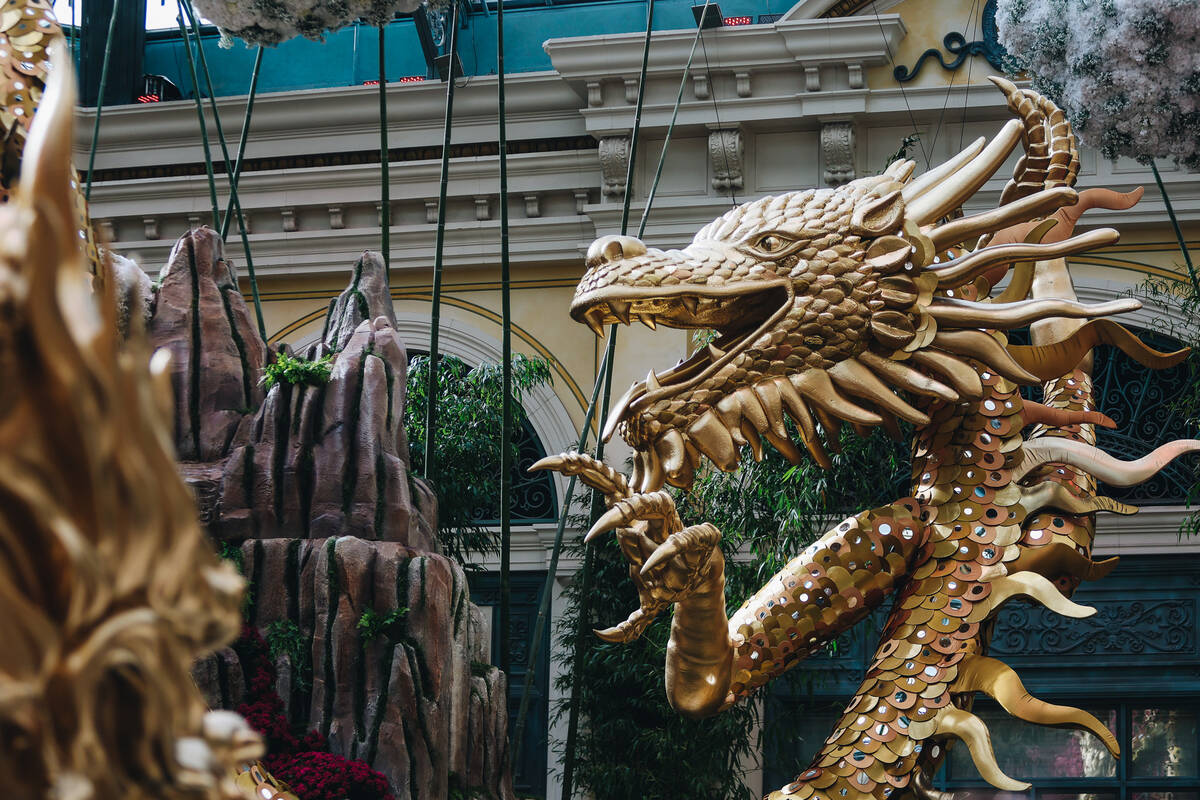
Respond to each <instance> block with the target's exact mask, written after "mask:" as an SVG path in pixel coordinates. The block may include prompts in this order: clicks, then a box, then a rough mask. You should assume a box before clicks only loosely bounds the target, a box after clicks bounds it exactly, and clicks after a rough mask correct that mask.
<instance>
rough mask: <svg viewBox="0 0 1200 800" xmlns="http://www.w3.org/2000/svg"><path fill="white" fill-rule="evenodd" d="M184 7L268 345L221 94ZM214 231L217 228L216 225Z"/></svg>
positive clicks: (184, 4) (186, 4)
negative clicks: (221, 110)
mask: <svg viewBox="0 0 1200 800" xmlns="http://www.w3.org/2000/svg"><path fill="white" fill-rule="evenodd" d="M180 7H181V8H183V10H184V12H185V13H187V16H188V20H189V21H190V22H191V25H192V32H193V33H194V34H195V36H196V52H197V54H198V55H199V56H200V69H201V71H202V72H203V73H204V85H205V87H206V88H207V89H208V102H209V105H210V106H211V107H212V113H213V124H215V125H216V127H217V140H218V141H219V142H220V143H221V157H222V158H224V159H225V177H226V178H227V179H228V180H229V202H230V204H232V206H233V210H234V211H235V212H236V213H237V219H238V232H239V233H240V234H241V238H242V250H243V251H244V252H245V254H246V274H247V276H248V278H249V280H250V295H251V297H252V298H253V300H254V315H255V317H256V321H257V323H258V334H259V336H261V337H262V340H263V342H264V343H266V341H267V326H266V324H265V323H264V322H263V313H262V298H261V297H260V296H259V294H258V277H257V276H256V275H255V274H254V258H253V257H252V256H251V255H250V238H249V237H248V236H247V235H246V217H245V215H243V214H242V203H241V201H240V200H238V193H237V182H236V181H235V180H234V177H233V163H232V162H231V161H230V160H229V148H228V146H226V144H225V129H224V127H222V125H221V112H220V110H219V108H218V107H217V94H216V92H215V91H213V82H212V73H210V72H209V71H208V59H207V58H206V57H205V55H204V42H203V40H202V39H201V38H200V18H199V17H198V16H197V15H196V12H195V11H194V10H193V9H192V3H191V0H182V1H181V2H180ZM213 227H214V228H215V227H217V223H216V222H215V221H214V223H213ZM221 231H222V233H221V240H222V241H224V240H225V234H224V225H221Z"/></svg>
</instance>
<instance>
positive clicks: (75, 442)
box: [0, 4, 262, 800]
mask: <svg viewBox="0 0 1200 800" xmlns="http://www.w3.org/2000/svg"><path fill="white" fill-rule="evenodd" d="M13 5H17V6H19V5H20V4H10V6H13ZM4 13H5V14H8V13H9V9H7V8H6V10H5V12H4ZM5 20H7V16H6V17H5ZM55 48H57V51H58V52H57V53H55V54H54V57H53V59H51V60H52V61H53V64H54V69H52V70H51V69H49V67H48V63H49V62H47V64H45V65H40V66H41V67H43V68H45V69H47V70H48V74H49V79H48V86H47V87H46V91H45V96H44V97H43V98H42V99H41V105H40V108H39V110H38V112H37V114H36V117H35V118H34V122H33V125H32V128H31V130H30V134H29V140H28V142H27V144H26V146H25V148H24V155H23V158H22V162H23V163H22V165H21V169H22V171H21V176H20V180H19V182H18V184H17V185H16V187H15V189H14V190H13V193H12V196H11V199H10V201H9V203H8V204H7V205H5V206H3V207H0V374H2V375H3V380H2V381H0V597H2V598H3V608H4V614H3V615H2V616H0V641H2V642H3V643H4V646H3V647H2V648H0V732H2V733H0V736H2V737H3V746H2V747H0V775H2V776H3V778H4V790H5V796H6V797H12V798H19V799H21V800H24V798H31V799H32V798H56V799H58V800H84V799H85V798H95V799H96V800H108V799H110V798H111V799H112V800H117V799H118V798H120V800H134V799H135V798H148V799H149V798H154V800H164V799H165V798H233V797H239V796H241V795H239V793H238V788H237V786H236V785H235V782H234V774H235V769H236V767H237V765H239V764H242V763H244V762H246V761H248V760H251V759H253V758H255V757H257V756H258V755H259V754H260V753H261V751H262V745H261V742H260V740H259V737H258V735H257V734H255V733H254V732H253V731H251V730H250V729H249V728H248V727H247V726H246V724H245V722H244V721H243V720H242V719H241V717H239V716H237V715H236V714H232V713H230V712H207V710H206V708H205V706H204V703H203V701H202V700H201V698H200V695H199V692H198V691H197V690H196V688H195V686H194V685H193V683H192V680H191V676H190V674H189V668H190V667H191V665H192V663H193V661H194V660H195V659H196V657H197V656H199V655H201V654H203V653H207V652H209V651H211V650H213V649H214V648H217V647H219V646H221V645H223V644H225V643H226V642H228V641H230V640H231V639H233V638H234V637H235V636H236V635H237V632H238V630H239V625H240V613H239V609H240V603H241V597H242V590H243V582H242V579H241V578H240V577H239V576H238V575H237V574H236V572H234V570H233V569H232V568H230V567H228V566H227V565H223V564H222V563H221V562H220V561H219V559H218V558H217V557H216V554H215V553H214V552H213V550H212V548H211V546H210V545H209V543H208V542H207V541H206V540H205V538H204V536H203V534H202V533H201V531H200V528H199V526H198V523H197V521H196V511H195V506H194V504H193V501H192V497H191V495H190V493H189V491H188V489H187V487H186V486H185V485H184V484H183V482H182V480H180V478H179V477H178V475H177V473H176V469H175V462H174V458H173V454H172V446H171V434H170V430H169V426H170V425H171V412H170V399H169V397H170V384H169V381H168V377H167V372H166V360H167V359H166V354H165V353H163V352H159V353H156V354H155V355H154V356H153V358H152V357H151V355H150V353H149V350H148V348H147V346H146V344H145V339H144V336H142V335H141V332H140V330H134V331H132V332H131V336H130V338H129V341H128V342H126V343H125V344H122V343H121V342H120V340H119V336H118V333H117V327H116V319H115V317H116V310H115V309H116V304H115V301H114V298H113V296H112V292H113V283H114V281H113V280H112V273H111V268H109V267H108V266H107V265H102V266H101V268H100V271H99V273H98V274H97V275H96V277H95V281H96V287H95V289H96V291H93V287H92V286H90V285H89V284H90V283H91V281H92V276H91V275H90V274H89V270H88V267H87V260H86V255H85V252H84V249H83V241H84V240H83V239H82V238H81V237H80V236H79V235H78V234H77V228H76V216H75V215H76V212H77V208H78V207H77V205H76V198H77V192H76V187H75V185H74V183H73V174H74V173H73V170H72V168H71V129H72V125H71V120H72V113H73V106H74V101H75V93H74V88H73V87H74V75H73V74H72V72H71V69H70V59H69V58H68V57H67V55H66V50H65V47H64V46H63V45H62V44H61V43H58V44H55V45H51V51H52V52H53V51H54V50H55Z"/></svg>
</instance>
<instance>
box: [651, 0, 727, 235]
mask: <svg viewBox="0 0 1200 800" xmlns="http://www.w3.org/2000/svg"><path fill="white" fill-rule="evenodd" d="M709 4H710V3H709V2H707V0H706V2H705V3H704V10H703V11H701V12H700V19H704V18H705V17H704V15H705V14H707V13H708V6H709ZM703 34H704V26H703V25H697V26H696V38H695V39H692V49H691V51H690V52H689V53H688V60H687V64H686V65H684V67H683V76H682V77H680V79H679V92H678V93H677V94H676V95H675V108H674V109H673V110H672V111H671V121H670V123H668V124H667V135H666V137H665V138H664V139H663V146H662V151H661V152H659V154H658V167H657V168H655V170H654V180H653V182H651V184H650V194H649V195H647V196H646V205H645V207H644V208H643V209H642V219H641V221H640V222H638V232H637V238H639V239H640V238H642V236H643V235H644V234H645V233H646V222H647V221H648V220H649V219H650V208H651V207H652V206H653V205H654V195H655V194H656V193H657V192H658V181H659V179H660V178H662V171H663V165H664V164H665V163H667V148H669V147H670V146H671V135H672V134H673V133H675V121H676V120H677V119H679V106H680V105H682V104H683V90H684V88H686V87H687V79H688V73H689V72H690V71H691V69H692V59H693V58H695V56H696V45H697V44H699V43H700V37H701V36H703ZM709 91H710V92H711V91H712V87H711V85H710V87H709Z"/></svg>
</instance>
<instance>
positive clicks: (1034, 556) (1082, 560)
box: [1008, 517, 1120, 581]
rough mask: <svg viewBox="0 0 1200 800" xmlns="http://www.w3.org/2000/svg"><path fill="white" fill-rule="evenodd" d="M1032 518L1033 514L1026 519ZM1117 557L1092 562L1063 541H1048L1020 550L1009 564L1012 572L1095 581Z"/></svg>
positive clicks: (1113, 563) (1110, 567) (1110, 570)
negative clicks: (1019, 553) (1048, 542)
mask: <svg viewBox="0 0 1200 800" xmlns="http://www.w3.org/2000/svg"><path fill="white" fill-rule="evenodd" d="M1028 519H1032V517H1030V518H1028ZM1118 561H1120V559H1119V558H1118V557H1116V556H1114V557H1112V558H1106V559H1105V560H1103V561H1093V560H1092V559H1090V558H1088V557H1087V556H1085V555H1084V554H1083V553H1081V552H1079V551H1078V550H1076V549H1075V546H1074V545H1070V544H1067V543H1066V542H1051V543H1050V544H1047V545H1043V546H1042V547H1030V548H1026V549H1024V550H1022V551H1021V555H1020V556H1018V557H1017V560H1016V561H1012V562H1010V563H1009V565H1008V567H1009V568H1010V569H1011V570H1012V571H1013V572H1014V573H1017V572H1027V571H1028V572H1036V573H1038V574H1039V575H1069V576H1071V577H1072V578H1075V579H1077V580H1080V581H1098V580H1100V579H1101V578H1104V577H1106V576H1107V575H1108V573H1110V572H1112V571H1113V568H1114V567H1116V566H1117V562H1118Z"/></svg>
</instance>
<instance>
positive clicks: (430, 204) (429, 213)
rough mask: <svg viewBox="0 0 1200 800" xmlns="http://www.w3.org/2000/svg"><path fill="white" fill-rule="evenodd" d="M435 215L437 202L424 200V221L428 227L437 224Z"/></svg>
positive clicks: (436, 213)
mask: <svg viewBox="0 0 1200 800" xmlns="http://www.w3.org/2000/svg"><path fill="white" fill-rule="evenodd" d="M437 215H438V201H437V200H426V201H425V221H426V222H428V223H429V224H430V225H435V224H437Z"/></svg>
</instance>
